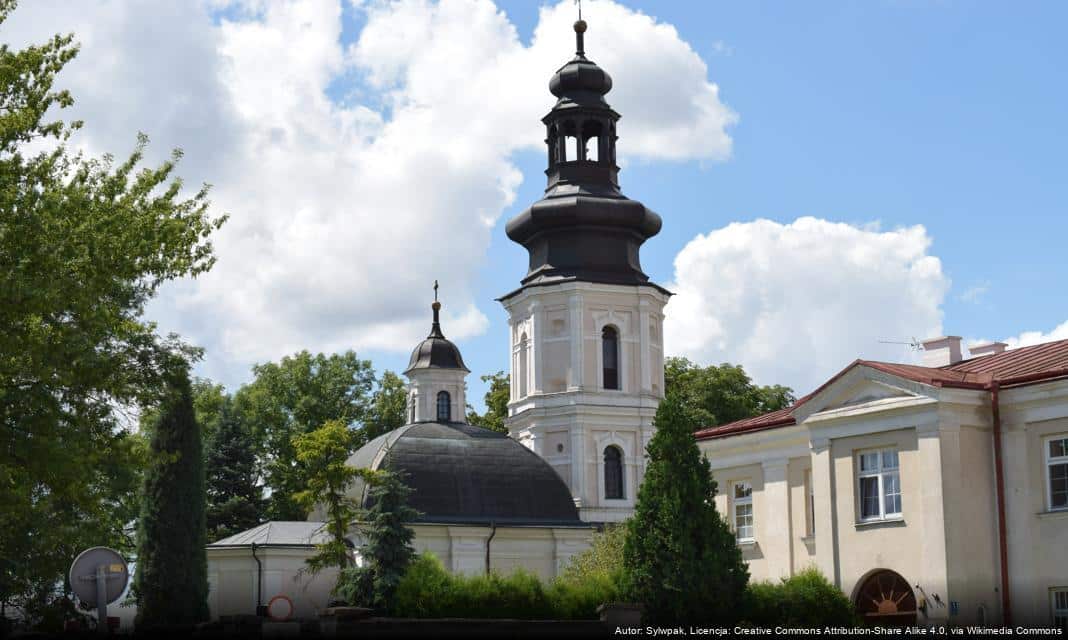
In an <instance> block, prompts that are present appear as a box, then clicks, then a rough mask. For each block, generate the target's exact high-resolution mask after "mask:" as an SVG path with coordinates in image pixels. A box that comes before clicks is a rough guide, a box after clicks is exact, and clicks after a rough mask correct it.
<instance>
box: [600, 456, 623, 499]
mask: <svg viewBox="0 0 1068 640" xmlns="http://www.w3.org/2000/svg"><path fill="white" fill-rule="evenodd" d="M604 497H605V498H606V499H608V500H622V499H623V497H624V495H623V451H621V450H620V448H619V447H617V446H615V445H611V446H608V447H605V449H604Z"/></svg>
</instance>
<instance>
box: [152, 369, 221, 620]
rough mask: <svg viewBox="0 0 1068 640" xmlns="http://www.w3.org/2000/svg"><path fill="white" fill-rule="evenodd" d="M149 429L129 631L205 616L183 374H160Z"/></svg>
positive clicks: (199, 467) (196, 459) (200, 523)
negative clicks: (162, 385) (163, 381)
mask: <svg viewBox="0 0 1068 640" xmlns="http://www.w3.org/2000/svg"><path fill="white" fill-rule="evenodd" d="M167 377H168V384H167V388H166V389H165V391H164V394H163V398H162V402H161V406H160V412H159V416H158V417H157V419H156V420H155V423H154V424H153V425H152V429H151V430H152V439H151V444H150V454H149V455H150V459H149V464H148V469H147V470H146V471H145V485H144V495H143V499H142V507H141V519H140V522H139V525H138V532H137V534H138V535H137V543H138V544H137V547H138V553H137V573H136V576H135V580H136V590H137V595H138V611H137V626H138V627H139V629H140V630H144V629H146V628H163V627H175V626H183V625H192V624H194V623H197V622H201V621H203V620H206V619H207V618H208V600H207V597H208V570H207V558H206V556H205V552H204V546H205V544H206V542H207V541H206V529H205V491H204V462H203V457H202V446H201V442H200V437H201V436H200V427H199V426H198V425H197V422H196V417H195V414H194V411H193V395H192V390H191V388H190V384H189V375H188V373H187V372H186V371H185V370H184V369H182V370H180V371H176V372H173V373H171V374H169V375H168V376H167Z"/></svg>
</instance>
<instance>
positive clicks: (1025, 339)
mask: <svg viewBox="0 0 1068 640" xmlns="http://www.w3.org/2000/svg"><path fill="white" fill-rule="evenodd" d="M1054 340H1068V321H1065V322H1063V323H1061V324H1059V325H1057V326H1056V327H1054V328H1053V330H1052V331H1049V332H1042V331H1024V332H1023V333H1021V334H1020V335H1018V336H1011V337H1008V338H1005V339H1004V340H1003V342H1005V343H1006V344H1008V345H1009V348H1010V349H1015V348H1016V347H1029V346H1031V345H1033V344H1041V343H1043V342H1052V341H1054ZM984 342H985V341H984Z"/></svg>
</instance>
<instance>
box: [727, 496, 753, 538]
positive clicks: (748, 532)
mask: <svg viewBox="0 0 1068 640" xmlns="http://www.w3.org/2000/svg"><path fill="white" fill-rule="evenodd" d="M731 495H732V497H733V501H734V506H733V509H734V535H735V538H737V540H738V542H752V541H753V485H752V483H750V482H735V483H734V490H733V491H732V492H731Z"/></svg>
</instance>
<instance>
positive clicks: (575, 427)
mask: <svg viewBox="0 0 1068 640" xmlns="http://www.w3.org/2000/svg"><path fill="white" fill-rule="evenodd" d="M585 32H586V23H585V22H584V21H582V20H579V21H578V22H576V23H575V39H576V49H577V50H576V53H575V57H574V58H573V59H572V60H571V61H570V62H568V63H567V64H565V65H564V66H563V67H561V68H560V69H559V70H558V71H557V72H556V73H555V74H554V75H553V77H552V79H551V80H550V81H549V90H550V91H551V92H552V94H553V95H554V96H556V98H557V101H556V104H555V105H554V106H553V108H552V110H551V111H550V112H549V113H548V115H546V116H545V117H544V118H543V119H542V122H543V123H544V124H545V128H546V139H545V142H546V144H547V145H548V164H549V166H548V169H547V170H546V172H545V173H546V175H547V176H548V186H547V188H546V189H545V195H544V197H543V198H542V199H541V200H539V201H537V202H535V203H534V204H533V205H531V207H530V208H529V209H527V210H526V211H524V212H522V213H520V214H519V215H518V216H516V217H515V218H513V219H512V220H511V221H509V223H508V226H507V233H508V237H509V238H511V239H512V240H514V241H515V242H517V243H519V244H521V245H523V246H524V247H525V248H526V249H527V251H528V252H529V254H530V265H529V270H528V271H527V274H526V276H524V277H523V279H522V280H521V281H520V283H521V286H520V288H519V289H516V290H515V291H513V292H511V293H509V294H507V295H505V296H504V297H502V298H500V301H501V303H502V304H503V305H504V307H505V310H506V311H507V312H508V316H509V329H510V340H511V354H512V360H511V381H512V384H511V397H510V402H509V404H508V420H507V425H508V432H509V434H510V435H511V436H512V437H513V438H516V439H517V440H518V441H519V442H521V443H523V444H524V445H526V446H527V447H529V448H530V449H532V450H534V451H535V452H536V453H538V454H539V455H541V456H542V457H543V458H545V460H547V461H548V462H549V464H551V465H552V466H553V468H554V469H555V470H556V471H557V473H559V474H560V476H561V477H562V478H563V479H564V481H565V482H566V483H567V485H568V487H569V489H570V490H571V494H572V496H573V498H574V500H575V504H576V506H578V508H579V513H580V516H581V518H582V519H583V520H585V521H587V522H616V521H619V520H623V519H625V518H627V517H628V516H630V515H631V514H632V513H633V511H634V503H635V498H636V494H637V490H638V486H639V485H640V484H641V481H642V477H643V476H644V472H645V446H646V445H647V444H648V442H649V439H650V438H651V437H652V434H653V426H652V419H653V415H654V414H655V412H656V407H657V405H658V404H659V402H660V399H661V398H662V397H663V390H664V356H663V338H662V336H663V332H662V324H663V318H664V316H663V308H664V305H665V304H667V301H668V297H669V296H670V295H671V294H670V293H669V292H668V291H667V290H666V289H664V288H663V287H660V286H659V285H656V284H654V283H652V282H650V281H649V277H648V276H646V275H645V273H643V272H642V270H641V263H640V261H639V257H638V253H639V249H640V248H641V245H642V243H644V242H645V241H646V240H647V239H649V238H651V237H652V236H654V235H656V234H657V233H658V232H659V231H660V225H661V222H660V216H658V215H657V214H656V213H654V212H653V211H651V210H649V209H647V208H646V207H645V206H644V205H643V204H641V203H640V202H636V201H634V200H631V199H629V198H627V197H626V196H624V195H623V194H622V193H621V192H620V189H619V180H618V174H619V167H618V166H616V141H617V139H618V138H617V136H616V123H617V122H618V120H619V117H620V116H619V114H618V113H616V112H615V111H614V110H613V109H612V108H611V107H610V106H609V105H608V103H607V102H606V101H605V98H604V96H605V94H607V93H608V92H609V91H610V90H611V88H612V79H611V77H609V75H608V74H607V73H606V72H605V71H604V70H602V69H601V68H600V67H598V66H597V65H596V64H594V63H593V62H592V61H590V60H588V59H587V58H586V55H585V52H584V50H583V49H584V46H583V37H584V34H585Z"/></svg>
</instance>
